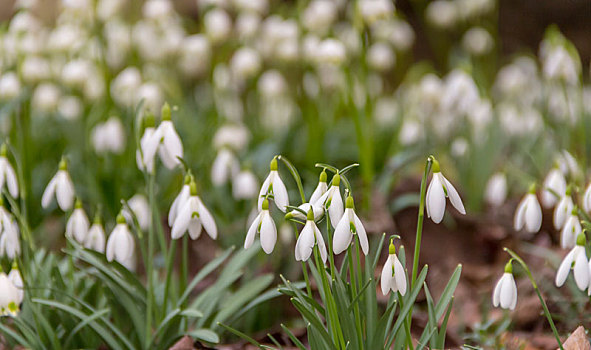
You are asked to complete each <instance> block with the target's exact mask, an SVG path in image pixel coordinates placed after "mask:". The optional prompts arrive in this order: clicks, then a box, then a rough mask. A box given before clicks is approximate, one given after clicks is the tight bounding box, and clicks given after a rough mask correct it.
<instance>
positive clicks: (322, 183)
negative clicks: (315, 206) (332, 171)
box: [310, 170, 340, 203]
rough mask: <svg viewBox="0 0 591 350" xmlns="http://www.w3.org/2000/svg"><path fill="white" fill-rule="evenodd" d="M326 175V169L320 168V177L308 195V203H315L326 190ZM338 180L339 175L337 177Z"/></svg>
mask: <svg viewBox="0 0 591 350" xmlns="http://www.w3.org/2000/svg"><path fill="white" fill-rule="evenodd" d="M326 180H327V176H326V171H325V170H322V172H321V173H320V178H319V179H318V186H316V188H315V189H314V192H312V196H310V203H316V202H317V201H318V199H320V197H322V195H323V194H324V193H326V191H327V190H328V185H327V184H326ZM339 181H340V177H339Z"/></svg>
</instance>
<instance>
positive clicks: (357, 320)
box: [347, 244, 363, 349]
mask: <svg viewBox="0 0 591 350" xmlns="http://www.w3.org/2000/svg"><path fill="white" fill-rule="evenodd" d="M355 246H358V245H357V244H355ZM348 249H349V254H347V255H348V256H349V275H350V276H351V288H352V289H353V295H358V293H357V291H358V290H359V287H358V285H357V281H358V280H359V279H358V278H357V273H359V270H360V269H359V268H355V264H354V263H353V248H352V247H351V246H349V248H348ZM357 249H359V248H357ZM353 315H354V316H355V328H357V334H358V335H359V336H358V337H357V343H358V344H357V346H358V347H359V349H363V330H362V327H361V316H360V315H359V303H354V305H353Z"/></svg>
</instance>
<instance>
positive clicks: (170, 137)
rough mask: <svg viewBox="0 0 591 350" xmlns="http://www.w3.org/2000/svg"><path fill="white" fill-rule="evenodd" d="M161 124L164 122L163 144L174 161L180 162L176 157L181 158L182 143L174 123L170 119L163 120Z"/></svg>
mask: <svg viewBox="0 0 591 350" xmlns="http://www.w3.org/2000/svg"><path fill="white" fill-rule="evenodd" d="M165 123H166V124H165ZM162 124H165V125H163V127H164V130H163V136H164V139H163V145H164V147H165V148H166V151H167V152H168V154H169V155H170V156H171V157H172V159H174V163H175V164H180V160H179V159H178V158H183V143H182V142H181V138H180V137H179V135H178V134H177V132H176V130H175V129H174V125H173V124H172V122H171V121H170V120H165V121H163V122H162Z"/></svg>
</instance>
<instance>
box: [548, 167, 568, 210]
mask: <svg viewBox="0 0 591 350" xmlns="http://www.w3.org/2000/svg"><path fill="white" fill-rule="evenodd" d="M564 193H566V180H565V178H564V175H563V174H562V171H560V168H558V167H556V168H553V169H552V170H550V172H549V173H548V175H547V176H546V179H544V184H543V188H542V204H543V205H544V207H546V208H551V207H553V206H554V205H555V204H556V203H557V202H558V199H559V198H563V195H564Z"/></svg>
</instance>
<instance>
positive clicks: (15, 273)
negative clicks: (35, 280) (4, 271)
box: [8, 260, 25, 305]
mask: <svg viewBox="0 0 591 350" xmlns="http://www.w3.org/2000/svg"><path fill="white" fill-rule="evenodd" d="M8 279H9V280H10V281H11V282H12V284H13V285H14V286H15V287H16V289H17V293H16V296H17V300H16V304H17V305H20V304H21V303H22V302H23V299H24V297H25V290H24V286H25V285H24V283H23V276H22V275H21V273H20V271H19V269H18V263H17V262H16V260H15V261H14V262H13V263H12V268H11V269H10V273H9V274H8Z"/></svg>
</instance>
